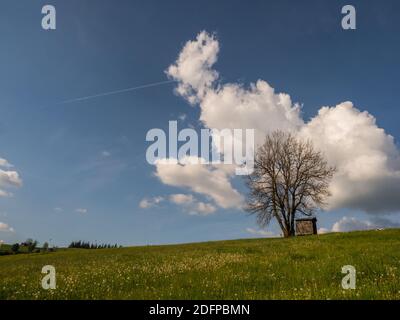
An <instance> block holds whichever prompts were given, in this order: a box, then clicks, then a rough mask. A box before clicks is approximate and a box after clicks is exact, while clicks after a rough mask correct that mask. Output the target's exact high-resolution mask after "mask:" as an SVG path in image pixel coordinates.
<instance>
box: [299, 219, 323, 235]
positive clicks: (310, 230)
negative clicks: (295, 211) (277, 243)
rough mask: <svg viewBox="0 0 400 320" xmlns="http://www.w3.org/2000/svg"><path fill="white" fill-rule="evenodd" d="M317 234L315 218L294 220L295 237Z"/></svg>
mask: <svg viewBox="0 0 400 320" xmlns="http://www.w3.org/2000/svg"><path fill="white" fill-rule="evenodd" d="M312 234H318V230H317V218H315V217H313V218H301V219H296V236H307V235H312Z"/></svg>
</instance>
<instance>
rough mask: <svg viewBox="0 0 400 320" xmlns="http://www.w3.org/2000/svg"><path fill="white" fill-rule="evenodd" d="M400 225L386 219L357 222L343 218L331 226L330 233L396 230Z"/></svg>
mask: <svg viewBox="0 0 400 320" xmlns="http://www.w3.org/2000/svg"><path fill="white" fill-rule="evenodd" d="M398 227H400V223H397V222H394V221H391V220H389V219H386V218H374V219H372V220H359V219H356V218H354V217H343V218H342V219H340V220H339V221H337V222H335V223H334V225H333V226H332V232H348V231H355V230H374V229H387V228H398Z"/></svg>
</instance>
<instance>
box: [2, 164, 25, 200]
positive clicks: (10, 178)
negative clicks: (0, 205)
mask: <svg viewBox="0 0 400 320" xmlns="http://www.w3.org/2000/svg"><path fill="white" fill-rule="evenodd" d="M0 167H3V168H5V170H2V169H0V197H11V196H12V193H11V192H8V191H7V190H5V188H8V187H21V186H22V180H21V178H20V176H19V174H18V172H16V171H11V170H7V169H9V168H11V167H12V165H11V164H10V163H9V162H8V161H7V160H5V159H3V158H0Z"/></svg>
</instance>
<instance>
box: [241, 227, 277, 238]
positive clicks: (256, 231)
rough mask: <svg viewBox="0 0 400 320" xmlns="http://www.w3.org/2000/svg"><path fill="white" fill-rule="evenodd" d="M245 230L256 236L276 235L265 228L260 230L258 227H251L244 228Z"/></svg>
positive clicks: (271, 236)
mask: <svg viewBox="0 0 400 320" xmlns="http://www.w3.org/2000/svg"><path fill="white" fill-rule="evenodd" d="M246 232H248V233H251V234H253V235H256V236H261V237H267V238H273V237H277V235H275V234H274V233H273V232H271V231H267V230H260V229H253V228H246Z"/></svg>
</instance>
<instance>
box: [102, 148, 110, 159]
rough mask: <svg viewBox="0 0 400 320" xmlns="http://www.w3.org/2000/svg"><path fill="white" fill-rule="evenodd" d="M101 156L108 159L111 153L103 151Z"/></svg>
mask: <svg viewBox="0 0 400 320" xmlns="http://www.w3.org/2000/svg"><path fill="white" fill-rule="evenodd" d="M101 155H102V156H103V157H105V158H108V157H110V156H111V152H110V151H107V150H104V151H102V152H101Z"/></svg>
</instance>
